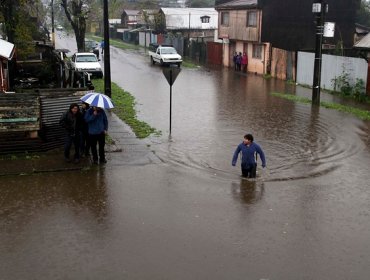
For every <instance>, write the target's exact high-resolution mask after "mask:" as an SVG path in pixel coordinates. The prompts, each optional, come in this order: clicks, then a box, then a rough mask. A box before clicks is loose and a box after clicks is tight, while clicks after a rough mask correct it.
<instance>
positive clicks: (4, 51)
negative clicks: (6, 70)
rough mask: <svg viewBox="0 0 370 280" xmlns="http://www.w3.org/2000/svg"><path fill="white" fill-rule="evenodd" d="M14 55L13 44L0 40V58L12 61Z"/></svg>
mask: <svg viewBox="0 0 370 280" xmlns="http://www.w3.org/2000/svg"><path fill="white" fill-rule="evenodd" d="M13 54H14V44H12V43H9V42H8V41H4V40H1V39H0V56H1V57H3V58H6V59H8V60H10V59H12V57H13Z"/></svg>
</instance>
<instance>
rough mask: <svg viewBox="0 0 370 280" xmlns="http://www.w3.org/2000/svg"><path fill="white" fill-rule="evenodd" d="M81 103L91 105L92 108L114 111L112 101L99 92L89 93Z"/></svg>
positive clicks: (82, 98) (83, 97)
mask: <svg viewBox="0 0 370 280" xmlns="http://www.w3.org/2000/svg"><path fill="white" fill-rule="evenodd" d="M80 99H81V101H83V102H85V103H87V104H89V105H90V106H94V107H99V108H103V109H112V108H114V105H113V103H112V100H111V99H110V98H109V97H108V96H106V95H105V94H103V93H99V92H88V93H86V94H85V95H84V96H82V97H81V98H80Z"/></svg>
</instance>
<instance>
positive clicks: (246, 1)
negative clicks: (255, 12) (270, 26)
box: [216, 0, 258, 9]
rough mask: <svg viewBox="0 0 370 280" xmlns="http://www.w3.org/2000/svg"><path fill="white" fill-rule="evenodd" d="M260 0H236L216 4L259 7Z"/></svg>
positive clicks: (232, 6) (225, 6)
mask: <svg viewBox="0 0 370 280" xmlns="http://www.w3.org/2000/svg"><path fill="white" fill-rule="evenodd" d="M257 4H258V0H234V1H230V2H227V3H223V4H220V5H217V6H216V9H218V8H236V7H248V8H253V7H257Z"/></svg>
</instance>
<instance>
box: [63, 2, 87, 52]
mask: <svg viewBox="0 0 370 280" xmlns="http://www.w3.org/2000/svg"><path fill="white" fill-rule="evenodd" d="M91 4H92V0H61V6H62V7H63V9H64V12H65V14H66V17H67V19H68V21H69V23H70V24H71V26H72V29H73V31H74V33H75V37H76V43H77V49H78V51H79V52H83V51H84V50H85V32H86V19H87V17H88V14H89V13H90V7H91Z"/></svg>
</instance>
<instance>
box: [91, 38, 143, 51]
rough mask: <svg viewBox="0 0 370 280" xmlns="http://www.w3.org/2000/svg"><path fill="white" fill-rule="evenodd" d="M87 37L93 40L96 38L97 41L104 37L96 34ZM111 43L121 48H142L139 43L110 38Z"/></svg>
mask: <svg viewBox="0 0 370 280" xmlns="http://www.w3.org/2000/svg"><path fill="white" fill-rule="evenodd" d="M87 37H88V38H89V39H91V40H95V41H98V42H101V40H103V38H102V37H100V36H95V35H89V36H87ZM109 44H110V45H111V46H113V47H116V48H119V49H122V50H138V49H140V46H138V45H132V44H128V43H125V42H123V41H121V40H115V39H109Z"/></svg>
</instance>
